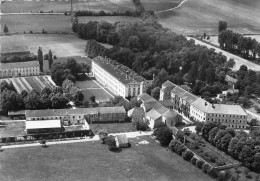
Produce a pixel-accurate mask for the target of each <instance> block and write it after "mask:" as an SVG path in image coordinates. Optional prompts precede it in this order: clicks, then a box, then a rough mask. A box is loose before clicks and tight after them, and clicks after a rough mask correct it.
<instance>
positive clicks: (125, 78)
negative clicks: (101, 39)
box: [92, 57, 137, 85]
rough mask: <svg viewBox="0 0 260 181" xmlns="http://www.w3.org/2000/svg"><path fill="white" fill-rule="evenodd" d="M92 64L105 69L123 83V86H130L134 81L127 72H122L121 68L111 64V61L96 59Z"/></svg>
mask: <svg viewBox="0 0 260 181" xmlns="http://www.w3.org/2000/svg"><path fill="white" fill-rule="evenodd" d="M92 62H94V63H95V64H97V65H99V66H100V67H102V68H103V69H105V70H106V71H107V72H108V73H109V74H111V75H112V76H114V77H115V78H116V79H118V80H119V81H120V82H122V83H123V84H125V85H126V84H129V83H131V82H133V81H136V82H137V80H134V79H132V78H131V77H129V76H128V75H127V74H126V73H125V72H123V71H121V70H120V69H119V68H117V67H116V66H115V65H113V64H111V63H110V62H109V60H105V59H104V58H102V57H95V58H94V59H93V60H92Z"/></svg>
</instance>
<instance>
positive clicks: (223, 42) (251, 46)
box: [218, 29, 260, 62]
mask: <svg viewBox="0 0 260 181" xmlns="http://www.w3.org/2000/svg"><path fill="white" fill-rule="evenodd" d="M218 42H219V45H220V47H221V48H222V49H224V50H227V51H228V52H231V53H234V54H237V55H239V56H241V57H244V58H246V59H250V60H256V56H257V55H258V57H260V43H258V42H257V41H256V39H255V38H251V37H245V36H243V35H242V34H239V33H235V32H233V31H232V30H229V29H227V30H223V31H221V32H220V33H219V35H218ZM258 61H259V62H260V59H258Z"/></svg>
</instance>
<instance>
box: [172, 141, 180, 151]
mask: <svg viewBox="0 0 260 181" xmlns="http://www.w3.org/2000/svg"><path fill="white" fill-rule="evenodd" d="M179 145H180V143H179V142H178V141H177V140H174V139H172V141H171V142H170V144H169V147H170V149H171V150H172V151H173V152H176V148H177V146H179Z"/></svg>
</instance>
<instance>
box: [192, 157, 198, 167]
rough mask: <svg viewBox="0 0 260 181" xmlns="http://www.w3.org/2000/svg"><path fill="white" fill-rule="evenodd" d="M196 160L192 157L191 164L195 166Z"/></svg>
mask: <svg viewBox="0 0 260 181" xmlns="http://www.w3.org/2000/svg"><path fill="white" fill-rule="evenodd" d="M197 160H198V159H197V158H195V157H192V158H191V160H190V162H191V163H192V165H196V162H197Z"/></svg>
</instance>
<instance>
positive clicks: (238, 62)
mask: <svg viewBox="0 0 260 181" xmlns="http://www.w3.org/2000/svg"><path fill="white" fill-rule="evenodd" d="M186 38H187V40H191V39H192V40H194V41H195V44H197V45H202V46H206V47H208V48H213V49H215V52H217V53H222V54H223V55H225V56H226V57H227V59H228V60H229V59H230V58H233V59H234V61H235V62H236V64H235V66H234V67H233V70H234V71H237V70H239V68H240V66H241V65H246V66H247V68H248V69H251V70H254V71H260V65H257V64H255V63H253V62H250V61H248V60H246V59H243V58H241V57H239V56H236V55H234V54H231V53H228V52H226V51H224V50H221V49H220V48H216V47H214V46H212V45H209V44H207V43H204V42H202V41H199V40H197V39H194V38H191V37H186Z"/></svg>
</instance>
